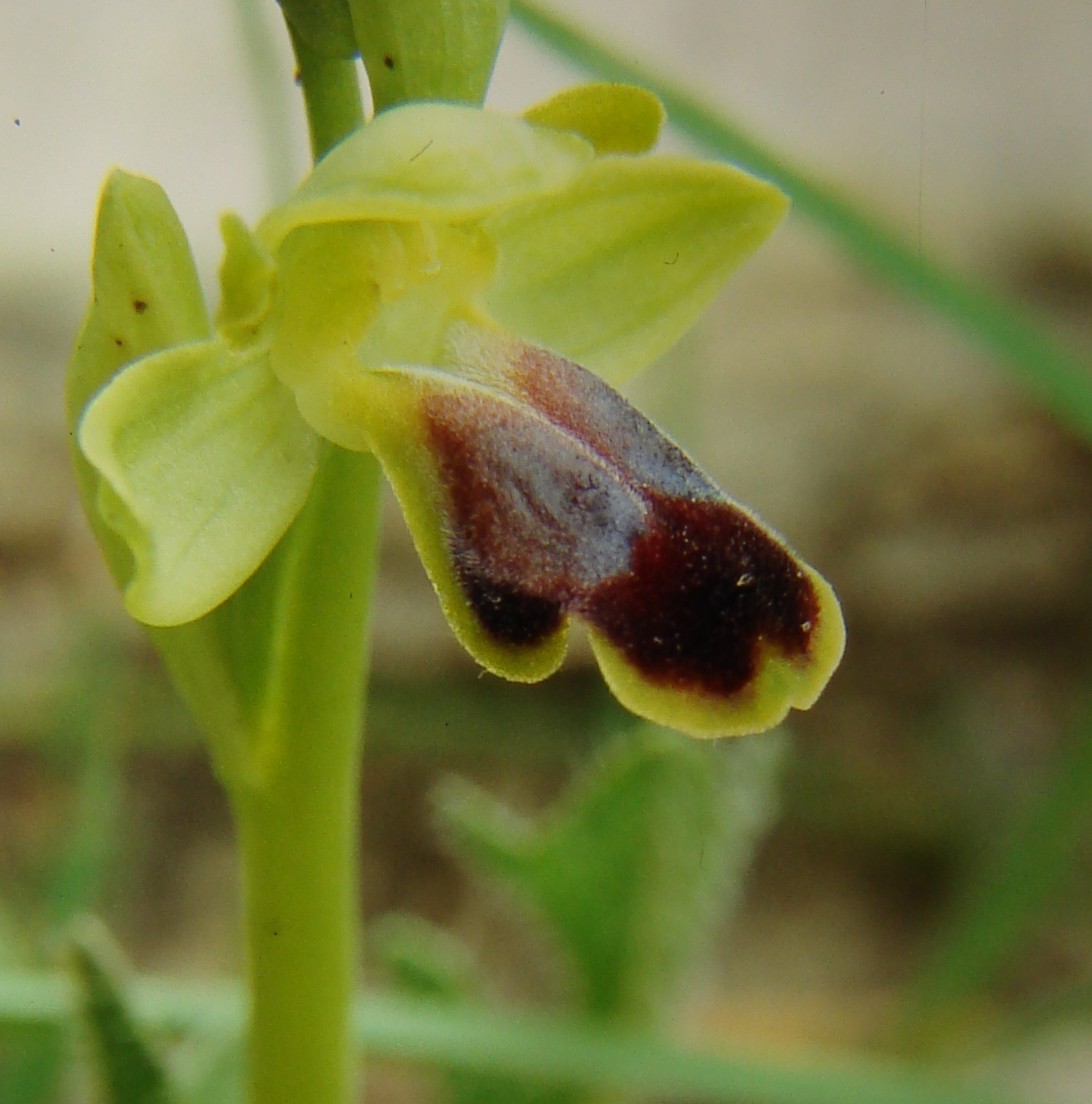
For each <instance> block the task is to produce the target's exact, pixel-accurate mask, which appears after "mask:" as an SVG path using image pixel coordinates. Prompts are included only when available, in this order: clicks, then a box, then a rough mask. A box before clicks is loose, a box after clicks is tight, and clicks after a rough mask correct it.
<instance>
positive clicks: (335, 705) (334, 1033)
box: [230, 35, 380, 1104]
mask: <svg viewBox="0 0 1092 1104" xmlns="http://www.w3.org/2000/svg"><path fill="white" fill-rule="evenodd" d="M293 47H294V49H295V51H296V57H297V61H298V64H299V77H300V83H301V85H302V87H303V94H304V98H305V101H306V105H307V118H308V125H309V128H310V133H311V145H312V152H313V155H314V157H315V159H316V160H317V159H318V158H319V157H321V156H322V154H323V153H325V152H326V150H328V149H329V148H330V147H331V146H332V145H334V144H335V143H336V142H337V141H339V140H340V139H341V138H343V137H344V136H345V134H346V133H348V132H349V131H351V130H353V129H355V128H356V127H358V126H360V125H361V124H362V122H363V112H362V109H361V103H360V91H359V85H358V83H357V77H356V70H355V66H354V64H353V63H352V62H349V61H334V60H330V59H327V58H321V57H319V56H317V55H316V54H314V53H312V52H311V51H310V50H309V49H308V48H307V47H306V46H305V45H304V44H303V43H302V42H300V41H299V39H298V38H297V37H296V36H295V35H293ZM379 488H380V482H379V466H378V464H377V463H376V461H375V458H374V457H372V456H370V455H361V454H355V453H349V452H344V451H342V450H340V449H336V448H334V447H333V446H328V447H327V448H326V449H325V451H324V454H323V457H322V460H321V462H320V465H319V470H318V473H317V475H316V479H315V484H314V487H313V488H312V491H311V495H310V497H309V498H308V501H307V504H306V506H305V507H304V509H303V511H302V512H301V514H300V516H299V517H298V518H297V519H296V521H295V522H294V523H293V525H292V527H291V529H290V530H289V531H288V533H287V534H286V535H285V537H284V539H283V540H282V541H281V543H280V545H279V546H278V547H277V549H276V551H275V552H274V554H273V556H272V557H271V558H270V561H269V562H268V563H267V564H266V565H264V566H263V568H262V571H261V572H260V576H261V577H260V578H256V579H255V580H254V581H253V586H254V587H255V589H256V590H257V591H259V592H262V593H264V594H265V595H266V597H267V600H268V602H269V603H270V606H269V610H270V611H271V614H272V616H271V617H269V619H268V621H269V624H270V626H271V628H270V632H269V637H270V640H269V644H268V649H267V651H266V652H265V655H266V664H267V668H266V670H265V676H264V680H263V681H264V686H265V692H264V695H263V697H262V699H261V706H260V709H259V710H258V712H257V717H258V720H257V722H256V723H255V724H254V726H253V731H252V732H251V734H250V735H251V745H250V762H249V764H248V766H249V769H248V770H247V771H245V772H243V774H242V776H241V777H236V778H235V779H234V780H233V781H232V782H231V783H230V792H231V799H232V806H233V810H234V813H235V818H236V823H237V825H238V830H239V840H240V849H241V857H242V866H243V889H244V911H245V928H246V943H247V974H248V993H249V1001H250V1009H249V1018H250V1055H249V1074H248V1077H249V1084H248V1099H249V1100H250V1101H251V1104H298V1102H299V1101H307V1102H308V1104H348V1101H350V1100H352V1099H354V1098H355V1096H356V1089H355V1081H356V1076H355V1069H356V1061H355V1051H354V1047H353V1045H352V1041H351V1030H350V1027H351V1025H350V1007H351V1000H352V993H353V988H354V986H355V984H356V981H357V966H358V927H359V923H358V916H357V901H358V898H359V894H358V886H357V872H358V869H359V862H358V855H357V838H358V824H359V794H360V764H361V751H362V741H361V730H362V724H363V709H364V697H365V687H366V677H367V676H366V672H367V667H368V663H367V660H368V641H369V633H368V615H369V610H370V603H371V594H372V589H373V584H374V579H375V553H376V547H377V542H378V532H379V523H378V502H379ZM248 585H250V584H248Z"/></svg>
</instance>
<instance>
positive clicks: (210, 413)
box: [79, 342, 319, 625]
mask: <svg viewBox="0 0 1092 1104" xmlns="http://www.w3.org/2000/svg"><path fill="white" fill-rule="evenodd" d="M79 440H80V447H81V448H82V449H83V451H84V454H85V455H86V457H87V459H88V460H89V461H90V462H91V463H92V464H93V465H94V466H95V468H96V469H97V470H98V472H99V474H100V475H101V476H102V478H103V479H104V480H105V483H104V485H103V488H102V494H101V495H100V508H101V509H102V512H103V515H104V517H105V518H106V519H107V521H108V522H109V524H111V525H112V526H113V527H114V528H115V529H116V530H117V532H118V533H120V534H121V536H122V537H123V538H124V539H125V541H126V542H127V543H128V545H129V548H130V551H131V552H132V556H133V559H134V561H135V565H136V570H135V574H134V576H133V578H132V580H131V581H130V583H129V586H128V587H127V589H126V592H125V604H126V607H127V608H128V609H129V612H130V613H132V615H133V616H134V617H136V618H137V619H138V620H140V621H143V622H145V623H146V624H150V625H178V624H182V623H184V622H187V621H191V620H193V619H195V618H197V617H200V616H202V615H203V614H205V613H207V612H208V611H209V610H211V609H212V608H214V607H215V606H217V605H219V603H220V602H222V601H223V600H224V599H225V598H227V597H228V596H229V595H231V594H232V593H233V592H234V591H235V590H236V589H237V588H238V587H239V586H240V585H241V584H242V583H243V582H244V581H245V580H246V579H247V578H248V577H249V576H250V575H251V574H252V573H253V571H254V570H255V569H256V568H257V567H258V565H259V564H260V563H261V562H262V560H264V559H265V557H266V555H267V554H268V553H269V551H270V550H271V549H272V547H273V546H274V545H275V544H276V543H277V541H278V540H279V539H280V537H281V535H282V534H283V532H284V530H285V529H286V528H287V527H288V525H289V523H290V522H291V521H292V519H293V518H294V517H295V515H296V514H297V512H298V511H299V509H300V507H301V506H302V505H303V502H304V500H305V498H306V497H307V492H308V490H309V488H310V485H311V479H312V476H313V475H314V471H315V465H316V463H317V455H318V446H319V441H318V438H317V437H316V436H315V434H314V433H312V432H311V430H310V429H309V428H308V427H307V425H306V424H305V423H304V422H303V421H302V419H301V418H300V416H299V414H298V412H297V411H296V407H295V403H294V401H293V399H292V393H291V392H290V391H289V390H287V389H286V388H284V387H282V386H281V384H280V383H279V382H278V381H277V379H276V377H275V376H274V375H273V373H272V371H271V370H270V368H269V365H268V363H267V359H266V357H265V356H264V355H263V354H261V353H259V352H250V353H247V354H239V353H234V352H232V351H230V350H229V349H227V348H226V347H225V346H224V345H222V344H220V343H217V342H204V343H199V344H192V345H185V346H181V347H178V348H175V349H169V350H167V351H166V352H162V353H157V354H154V355H152V356H149V357H146V358H144V359H143V360H140V361H137V362H136V363H135V364H133V365H131V366H130V367H129V368H127V369H126V370H125V371H124V372H122V373H121V374H120V375H119V376H117V378H116V379H114V381H113V382H112V383H111V384H110V385H109V386H108V387H107V388H106V389H105V390H104V391H103V392H101V394H99V396H98V397H97V398H96V399H95V400H94V401H93V402H92V403H91V405H90V406H89V407H88V409H87V413H86V414H85V415H84V418H83V421H82V423H81V425H80V433H79Z"/></svg>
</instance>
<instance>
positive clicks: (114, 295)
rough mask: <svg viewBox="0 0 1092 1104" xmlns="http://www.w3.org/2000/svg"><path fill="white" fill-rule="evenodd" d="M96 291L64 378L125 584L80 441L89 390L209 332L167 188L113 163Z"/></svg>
mask: <svg viewBox="0 0 1092 1104" xmlns="http://www.w3.org/2000/svg"><path fill="white" fill-rule="evenodd" d="M91 279H92V296H91V303H90V306H89V307H88V310H87V314H86V315H85V317H84V321H83V326H82V327H81V329H80V333H79V336H78V337H77V339H76V348H75V351H74V353H73V356H72V360H71V363H70V365H69V368H68V375H67V378H66V382H65V406H66V412H67V420H68V427H69V432H70V434H71V440H72V444H73V449H72V455H73V462H74V464H75V468H76V477H77V481H78V484H79V489H80V497H81V499H82V500H83V505H84V509H85V510H86V512H87V515H88V518H89V520H90V522H91V526H92V528H93V530H94V532H95V536H96V538H97V540H98V542H99V545H100V546H101V548H102V551H103V556H104V557H105V559H106V563H107V566H108V567H109V568H110V571H111V574H112V575H113V576H114V578H115V580H116V581H117V582H118V584H119V585H124V584H125V583H126V581H127V580H128V578H129V575H130V573H131V570H132V560H131V557H130V554H129V550H128V548H127V546H126V544H125V542H124V541H123V540H121V539H120V538H119V537H118V535H117V533H116V532H115V531H114V530H113V529H112V528H111V527H110V526H108V525H106V524H105V523H104V521H103V519H102V518H101V516H100V515H99V513H98V510H97V507H96V503H97V499H98V491H99V486H100V482H101V480H100V477H99V475H98V473H97V472H96V471H95V470H94V468H92V467H91V465H90V464H88V462H87V460H86V459H85V458H84V456H83V454H82V453H81V452H80V451H79V449H78V448H76V447H75V440H76V427H77V425H78V423H79V420H80V418H81V417H82V416H83V412H84V409H85V408H86V406H87V404H88V402H89V401H90V400H91V398H92V396H94V394H95V393H96V392H97V391H99V390H100V388H102V387H103V386H104V385H105V384H106V383H107V382H108V381H109V380H110V379H111V378H112V377H113V376H114V375H116V374H117V373H118V372H119V371H120V370H121V369H122V368H123V367H124V366H125V365H126V364H129V363H130V362H131V361H133V360H136V359H138V358H140V357H143V356H146V355H147V354H148V353H153V352H156V351H157V350H159V349H164V348H167V347H169V346H171V345H174V344H177V343H179V342H188V341H200V340H203V339H205V338H207V337H208V335H209V319H208V314H207V311H206V309H205V301H204V297H203V295H202V292H201V285H200V282H199V281H198V278H197V270H196V268H195V266H194V263H193V256H192V254H191V252H190V247H189V242H188V241H187V240H186V234H185V231H184V230H183V229H182V225H181V223H180V222H179V221H178V216H177V215H176V214H175V211H174V208H173V207H172V206H171V203H170V200H168V199H167V196H166V194H165V193H164V191H163V189H162V188H161V187H160V186H159V185H158V184H157V183H155V181H153V180H149V179H148V178H147V177H143V176H137V175H135V174H133V173H128V172H125V171H123V170H121V169H115V170H114V171H113V172H112V173H111V174H110V176H109V177H107V179H106V182H105V184H104V185H103V189H102V194H101V196H100V199H99V207H98V216H97V220H96V225H95V245H94V253H93V257H92V263H91Z"/></svg>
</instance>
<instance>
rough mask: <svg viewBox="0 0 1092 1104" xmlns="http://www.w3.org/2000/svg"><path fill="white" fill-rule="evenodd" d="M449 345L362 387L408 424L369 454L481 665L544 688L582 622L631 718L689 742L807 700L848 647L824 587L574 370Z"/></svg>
mask: <svg viewBox="0 0 1092 1104" xmlns="http://www.w3.org/2000/svg"><path fill="white" fill-rule="evenodd" d="M450 347H451V350H452V358H453V361H454V363H453V365H452V366H451V368H450V369H449V370H448V371H443V370H437V369H429V370H423V369H416V368H412V367H389V368H383V369H380V370H376V371H373V372H368V373H365V375H364V378H363V380H362V386H363V387H364V388H365V390H366V391H368V392H369V395H370V403H369V405H368V407H367V408H365V407H364V406H363V404H362V407H361V409H370V410H373V411H374V410H376V409H378V408H379V406H380V405H386V407H387V409H388V411H390V410H397V411H399V413H398V415H397V423H398V427H399V432H398V433H397V434H395V433H392V432H391V429H390V426H389V425H387V424H384V423H383V421H382V420H379V419H377V418H376V417H375V416H374V415H372V418H373V426H374V447H375V450H376V452H377V454H378V456H379V458H380V461H381V462H382V463H383V464H384V466H385V468H386V469H387V473H388V476H389V477H390V478H391V480H392V482H393V484H394V487H395V490H396V493H397V494H398V497H399V499H400V500H401V502H402V505H403V509H404V510H405V513H406V517H407V520H408V521H409V523H410V528H411V532H412V533H413V536H414V540H415V542H416V543H417V546H418V550H419V551H420V553H421V557H422V560H423V561H424V563H425V566H426V569H427V570H428V572H429V574H430V576H431V578H432V580H433V583H434V585H435V586H436V589H437V591H438V593H439V594H440V598H441V602H442V604H443V606H444V609H445V612H446V613H447V615H448V619H449V621H450V622H451V624H452V627H453V628H454V629H455V631H456V634H457V635H458V636H459V638H460V639H461V640H462V641H463V643H464V644H465V645H466V647H467V648H468V649H469V650H470V651H471V653H472V654H473V655H474V656H475V657H476V658H477V659H478V660H479V662H481V663H483V664H484V665H485V666H486V667H488V668H489V669H490V670H493V671H495V672H496V673H498V674H501V675H505V676H507V677H511V678H520V679H525V680H528V681H531V680H534V679H537V678H541V677H544V676H545V675H546V674H549V673H550V672H551V671H552V670H554V669H555V668H556V665H557V664H558V663H559V662H560V656H561V652H560V650H559V648H560V645H561V643H562V642H563V640H564V636H565V633H566V628H567V623H568V620H569V619H570V618H575V619H577V620H579V621H581V622H583V623H584V624H585V626H586V627H587V629H588V630H589V633H590V639H591V643H592V647H593V650H594V651H595V653H596V655H597V657H598V659H599V662H600V666H601V667H602V669H603V673H604V675H605V677H606V678H607V681H608V683H609V684H610V685H611V688H612V689H613V690H614V692H615V694H616V695H617V696H618V698H619V699H620V700H621V702H622V704H623V705H626V706H628V707H629V708H631V709H633V710H634V711H635V712H637V713H639V714H641V715H643V716H646V717H649V718H650V719H653V720H657V721H660V722H662V723H665V724H668V725H671V726H672V727H676V728H681V729H682V730H684V731H689V732H692V733H694V734H695V735H728V734H740V733H744V732H753V731H758V730H760V729H762V728H768V727H770V726H771V725H772V724H776V723H777V722H778V721H779V720H781V719H782V718H783V717H784V715H785V714H786V713H787V712H788V710H789V709H790V708H792V707H796V708H807V707H808V706H810V705H811V704H812V703H813V702H814V701H815V699H816V698H817V697H818V694H819V692H820V690H821V689H822V687H823V685H825V683H826V682H827V680H828V679H829V677H830V675H831V673H832V672H833V670H834V668H835V667H836V666H837V664H838V661H839V659H840V657H841V653H842V647H843V643H844V627H843V623H842V619H841V613H840V611H839V609H838V604H837V600H836V599H835V597H834V595H833V592H832V591H831V589H830V587H829V586H828V585H827V583H826V582H825V580H823V579H822V577H821V576H820V575H818V574H817V573H816V572H815V571H814V570H813V569H812V568H810V567H808V566H807V565H806V564H805V563H803V562H802V561H801V560H799V559H798V558H797V557H796V556H795V554H794V553H793V552H792V551H791V550H790V549H789V548H788V546H787V545H786V544H785V543H784V542H783V541H782V540H781V539H780V537H778V536H777V535H776V534H774V533H773V532H771V531H770V530H769V529H767V528H766V527H765V526H763V525H762V524H761V522H759V521H758V520H757V519H756V518H755V517H754V516H753V515H752V514H750V513H749V512H748V511H747V510H745V509H744V508H743V507H741V506H739V505H738V504H737V503H735V502H733V501H732V500H731V499H729V498H728V497H727V496H725V495H724V494H723V493H722V492H721V491H719V490H718V489H717V488H716V486H715V485H714V484H713V483H712V482H711V481H710V480H709V479H708V477H707V476H705V475H704V473H702V472H701V470H700V469H699V468H697V466H696V465H695V464H694V463H693V461H691V460H690V459H689V458H688V457H687V456H686V454H685V453H684V452H682V450H681V449H679V448H678V447H677V446H676V445H674V444H673V443H672V442H670V441H669V440H667V439H666V438H665V437H663V435H662V434H660V433H659V431H658V430H656V429H655V427H654V426H653V425H652V424H651V423H650V422H648V421H647V419H645V418H644V417H643V416H642V415H641V414H639V413H638V412H637V411H636V410H634V409H633V408H632V407H631V406H629V404H628V403H626V402H625V400H624V399H622V397H621V396H620V395H618V394H617V393H616V392H614V391H613V390H612V389H611V388H610V387H608V386H607V385H606V384H605V383H603V382H602V381H601V380H599V379H598V378H597V377H595V376H593V375H591V374H590V373H588V372H586V371H585V370H584V369H582V368H580V367H579V366H578V365H576V364H574V363H572V362H570V361H566V360H564V359H563V358H561V357H557V356H555V355H554V354H552V353H549V352H547V351H546V350H543V349H537V348H534V347H531V346H527V345H524V344H523V343H521V342H519V341H517V340H515V339H512V338H509V337H506V336H504V335H502V334H497V333H495V332H493V333H491V332H486V331H480V330H479V331H476V330H471V329H470V328H469V327H464V326H460V327H456V330H455V336H454V338H453V340H452V341H451V346H450ZM407 449H408V458H407Z"/></svg>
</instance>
